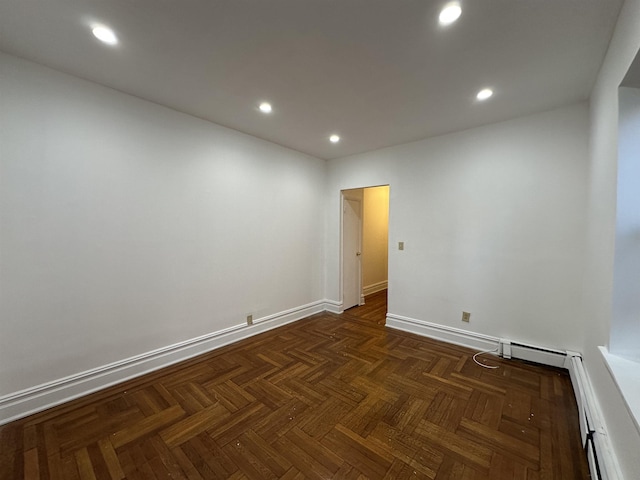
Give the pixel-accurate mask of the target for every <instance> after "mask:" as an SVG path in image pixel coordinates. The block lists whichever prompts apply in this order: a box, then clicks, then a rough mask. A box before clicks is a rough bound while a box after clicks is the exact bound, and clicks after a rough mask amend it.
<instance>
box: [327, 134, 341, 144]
mask: <svg viewBox="0 0 640 480" xmlns="http://www.w3.org/2000/svg"><path fill="white" fill-rule="evenodd" d="M329 141H330V142H331V143H338V142H339V141H340V137H339V136H338V135H335V134H334V135H331V136H330V137H329Z"/></svg>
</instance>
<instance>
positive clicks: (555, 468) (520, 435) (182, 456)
mask: <svg viewBox="0 0 640 480" xmlns="http://www.w3.org/2000/svg"><path fill="white" fill-rule="evenodd" d="M385 311H386V297H385V292H381V293H379V294H375V295H374V296H372V297H368V298H367V302H366V305H364V306H361V307H356V308H354V309H351V310H348V311H347V312H345V313H344V314H342V315H334V314H329V313H323V314H318V315H314V316H313V317H310V318H308V319H305V320H302V321H299V322H296V323H293V324H291V325H287V326H284V327H281V328H278V329H275V330H272V331H270V332H267V333H265V334H262V335H259V336H255V337H253V338H251V339H248V340H245V341H241V342H238V343H236V344H234V345H230V346H228V347H224V348H221V349H219V350H216V351H214V352H211V353H209V354H206V355H203V356H200V357H198V358H196V359H193V360H190V361H187V362H183V363H181V364H178V365H175V366H172V367H169V368H166V369H163V370H161V371H158V372H155V373H153V374H150V375H146V376H144V377H141V378H138V379H136V380H133V381H130V382H127V383H124V384H121V385H118V386H117V387H112V388H109V389H107V390H104V391H101V392H99V393H96V394H93V395H90V396H87V397H84V398H81V399H78V400H75V401H72V402H69V403H66V404H64V405H61V406H59V407H56V408H53V409H51V410H48V411H45V412H42V413H39V414H36V415H33V416H31V417H29V418H26V419H23V420H20V421H17V422H14V423H11V424H8V425H6V426H4V427H2V428H1V429H0V447H1V454H0V475H1V476H2V478H3V479H18V478H28V479H37V478H53V479H64V480H73V479H94V478H96V479H103V478H104V479H124V478H126V479H165V478H188V479H209V478H231V479H244V478H249V479H269V478H285V479H302V478H314V479H316V478H317V479H320V478H323V479H324V478H352V479H365V478H371V479H404V478H429V479H438V480H442V479H462V480H471V479H476V480H478V479H492V480H499V479H522V480H539V479H558V480H560V479H562V480H569V479H582V478H588V470H587V466H586V461H585V458H584V453H583V451H582V449H581V446H580V439H579V433H578V421H577V410H576V405H575V400H574V398H573V393H572V389H571V385H570V381H569V377H568V375H567V374H566V372H565V371H563V370H559V369H553V368H546V367H541V366H536V365H530V364H525V363H522V362H518V361H503V360H500V359H493V358H488V359H486V360H485V361H486V362H488V363H489V362H493V363H494V364H497V365H499V367H500V368H498V369H496V370H488V369H484V368H481V367H479V366H478V365H476V364H475V363H474V362H473V361H472V358H471V357H472V355H473V353H474V352H473V351H471V350H469V349H466V348H461V347H456V346H451V345H447V344H444V343H441V342H437V341H434V340H430V339H426V338H422V337H418V336H415V335H411V334H407V333H403V332H399V331H395V330H391V329H388V328H386V327H384V317H385Z"/></svg>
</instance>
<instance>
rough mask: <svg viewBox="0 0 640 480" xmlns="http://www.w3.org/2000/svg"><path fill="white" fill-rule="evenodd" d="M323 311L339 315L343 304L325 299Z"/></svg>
mask: <svg viewBox="0 0 640 480" xmlns="http://www.w3.org/2000/svg"><path fill="white" fill-rule="evenodd" d="M324 309H325V310H326V311H327V312H330V313H337V314H340V313H342V312H344V308H343V303H342V302H336V301H334V300H327V299H325V301H324Z"/></svg>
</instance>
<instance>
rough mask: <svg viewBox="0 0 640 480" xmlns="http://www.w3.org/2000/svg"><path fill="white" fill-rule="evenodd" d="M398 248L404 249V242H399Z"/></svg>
mask: <svg viewBox="0 0 640 480" xmlns="http://www.w3.org/2000/svg"><path fill="white" fill-rule="evenodd" d="M398 250H404V242H398Z"/></svg>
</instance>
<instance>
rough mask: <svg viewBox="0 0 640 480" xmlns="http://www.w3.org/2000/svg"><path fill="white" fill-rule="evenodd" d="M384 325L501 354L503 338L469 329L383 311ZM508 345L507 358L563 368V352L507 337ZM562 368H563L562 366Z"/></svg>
mask: <svg viewBox="0 0 640 480" xmlns="http://www.w3.org/2000/svg"><path fill="white" fill-rule="evenodd" d="M387 327H390V328H395V329H397V330H402V331H405V332H410V333H415V334H417V335H422V336H424V337H429V338H434V339H436V340H442V341H443V342H447V343H452V344H454V345H460V346H462V347H468V348H473V349H475V350H483V351H484V350H496V354H498V355H502V347H503V343H504V341H505V339H501V338H498V337H492V336H490V335H485V334H482V333H476V332H471V331H469V330H463V329H461V328H454V327H449V326H447V325H439V324H437V323H431V322H427V321H425V320H418V319H415V318H410V317H404V316H402V315H395V314H393V313H388V314H387ZM509 342H510V345H511V358H517V359H520V360H528V361H530V362H535V363H541V364H543V365H550V366H554V367H565V359H566V356H567V354H566V352H564V351H562V350H554V349H551V348H546V347H538V346H535V345H530V344H525V343H521V342H518V341H516V340H509ZM565 368H566V367H565Z"/></svg>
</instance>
